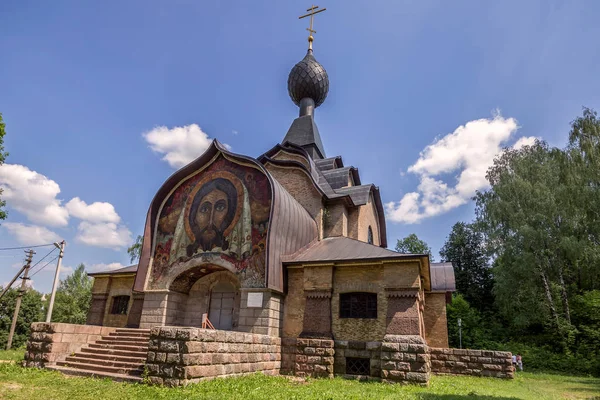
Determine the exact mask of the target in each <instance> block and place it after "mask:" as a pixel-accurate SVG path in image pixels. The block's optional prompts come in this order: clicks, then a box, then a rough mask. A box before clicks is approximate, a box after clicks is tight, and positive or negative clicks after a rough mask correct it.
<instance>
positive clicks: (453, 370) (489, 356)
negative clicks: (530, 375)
mask: <svg viewBox="0 0 600 400" xmlns="http://www.w3.org/2000/svg"><path fill="white" fill-rule="evenodd" d="M430 354H431V370H432V372H434V373H436V374H452V375H473V376H491V377H495V378H508V379H512V378H514V377H515V371H514V367H513V365H512V353H510V352H507V351H492V350H468V349H440V348H431V349H430Z"/></svg>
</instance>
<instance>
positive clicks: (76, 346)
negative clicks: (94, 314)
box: [23, 322, 116, 367]
mask: <svg viewBox="0 0 600 400" xmlns="http://www.w3.org/2000/svg"><path fill="white" fill-rule="evenodd" d="M115 330H116V329H115V328H109V327H102V326H92V325H75V324H62V323H56V322H53V323H47V322H35V323H33V324H31V334H30V336H29V341H28V342H27V352H26V353H25V360H24V361H23V364H24V365H25V366H26V367H46V366H51V365H55V364H56V362H58V361H64V360H65V358H66V357H67V356H69V355H71V354H73V353H75V352H77V351H79V350H80V349H81V348H82V347H83V346H84V345H87V344H88V343H93V342H95V341H96V340H100V339H101V338H102V336H103V335H108V334H109V333H111V332H114V331H115Z"/></svg>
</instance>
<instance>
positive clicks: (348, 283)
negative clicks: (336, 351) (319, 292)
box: [331, 265, 387, 342]
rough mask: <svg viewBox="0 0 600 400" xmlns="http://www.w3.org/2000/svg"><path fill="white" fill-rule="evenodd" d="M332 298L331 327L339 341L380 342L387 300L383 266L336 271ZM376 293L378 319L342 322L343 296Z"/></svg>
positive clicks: (353, 319)
mask: <svg viewBox="0 0 600 400" xmlns="http://www.w3.org/2000/svg"><path fill="white" fill-rule="evenodd" d="M333 281H334V282H335V285H333V293H332V296H331V327H332V332H333V337H334V338H335V339H339V340H355V341H366V342H368V341H381V339H383V336H384V335H385V323H386V310H387V298H386V296H385V293H384V290H383V285H384V282H383V268H382V267H381V266H377V265H373V266H364V267H363V266H352V267H336V268H335V271H334V277H333ZM348 292H370V293H377V319H370V318H366V319H361V318H340V293H348Z"/></svg>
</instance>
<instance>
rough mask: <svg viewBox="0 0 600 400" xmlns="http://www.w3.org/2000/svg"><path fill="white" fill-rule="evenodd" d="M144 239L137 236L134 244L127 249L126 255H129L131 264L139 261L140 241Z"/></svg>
mask: <svg viewBox="0 0 600 400" xmlns="http://www.w3.org/2000/svg"><path fill="white" fill-rule="evenodd" d="M143 240H144V238H143V237H142V235H138V237H137V239H135V243H134V244H132V245H131V246H129V247H128V248H127V254H129V257H130V261H131V262H137V261H139V260H140V256H141V255H142V241H143Z"/></svg>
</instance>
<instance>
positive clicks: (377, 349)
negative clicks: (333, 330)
mask: <svg viewBox="0 0 600 400" xmlns="http://www.w3.org/2000/svg"><path fill="white" fill-rule="evenodd" d="M334 348H335V363H334V372H335V374H336V375H344V376H345V377H347V378H356V379H360V380H379V379H380V377H381V342H360V341H348V340H336V341H335V347H334ZM346 357H353V358H368V359H369V365H370V373H369V374H366V375H348V374H347V371H346Z"/></svg>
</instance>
